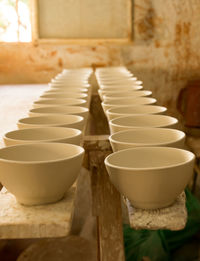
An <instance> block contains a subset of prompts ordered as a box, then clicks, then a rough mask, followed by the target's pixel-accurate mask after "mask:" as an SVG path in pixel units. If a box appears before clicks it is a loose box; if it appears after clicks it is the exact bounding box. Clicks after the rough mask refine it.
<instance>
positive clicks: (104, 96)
mask: <svg viewBox="0 0 200 261" xmlns="http://www.w3.org/2000/svg"><path fill="white" fill-rule="evenodd" d="M124 92H126V93H130V94H135V93H143V94H144V95H147V96H148V95H152V91H149V90H138V91H137V90H136V91H128V90H127V91H124ZM124 92H119V94H120V93H124ZM115 93H116V92H114V93H112V94H115ZM112 94H103V98H104V99H105V98H109V99H110V98H113V99H114V98H115V99H117V98H118V97H119V96H112ZM110 95H111V96H110ZM130 96H132V95H130ZM130 96H127V95H126V96H124V95H122V96H121V97H122V98H124V97H125V98H128V97H130ZM133 96H134V95H133ZM135 97H146V96H143V95H141V96H135Z"/></svg>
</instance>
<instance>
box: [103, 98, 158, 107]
mask: <svg viewBox="0 0 200 261" xmlns="http://www.w3.org/2000/svg"><path fill="white" fill-rule="evenodd" d="M132 99H133V101H134V100H141V99H143V100H144V99H145V100H146V101H147V99H148V100H149V101H152V102H154V104H155V103H156V102H157V100H156V99H155V98H152V97H130V98H125V99H123V98H121V99H116V100H114V101H117V100H124V101H127V100H132ZM109 102H111V101H107V102H106V101H103V102H102V103H103V105H108V106H110V105H113V106H119V107H121V106H124V104H122V105H121V106H120V103H119V104H112V103H109ZM136 105H145V104H136ZM146 105H148V104H146Z"/></svg>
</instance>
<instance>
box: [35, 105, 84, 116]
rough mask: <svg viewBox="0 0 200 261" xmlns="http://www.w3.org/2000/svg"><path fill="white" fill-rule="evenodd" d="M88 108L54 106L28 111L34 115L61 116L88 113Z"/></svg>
mask: <svg viewBox="0 0 200 261" xmlns="http://www.w3.org/2000/svg"><path fill="white" fill-rule="evenodd" d="M88 111H89V110H88V108H85V107H80V106H55V107H50V106H49V107H41V108H36V109H32V110H30V112H34V113H61V114H62V113H63V114H71V113H77V114H78V113H84V112H88Z"/></svg>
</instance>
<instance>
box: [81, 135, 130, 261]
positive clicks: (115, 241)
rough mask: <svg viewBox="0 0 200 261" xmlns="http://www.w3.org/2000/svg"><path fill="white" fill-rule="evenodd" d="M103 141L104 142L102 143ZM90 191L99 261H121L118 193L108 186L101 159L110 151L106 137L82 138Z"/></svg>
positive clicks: (121, 241)
mask: <svg viewBox="0 0 200 261" xmlns="http://www.w3.org/2000/svg"><path fill="white" fill-rule="evenodd" d="M105 138H106V139H105ZM84 148H85V149H86V154H88V155H89V156H88V158H89V169H90V171H91V188H92V213H93V215H94V216H96V217H97V233H98V238H99V240H98V249H99V253H98V254H99V259H98V260H101V261H112V260H113V261H123V260H125V257H124V243H123V228H122V209H121V196H120V193H119V192H118V191H117V190H116V189H115V187H114V186H113V185H112V184H111V182H110V179H109V176H108V173H107V171H106V169H105V164H104V159H105V157H106V156H107V155H108V154H110V153H111V152H112V151H111V147H110V143H109V141H108V140H107V136H100V137H96V140H95V137H91V138H89V137H85V142H84Z"/></svg>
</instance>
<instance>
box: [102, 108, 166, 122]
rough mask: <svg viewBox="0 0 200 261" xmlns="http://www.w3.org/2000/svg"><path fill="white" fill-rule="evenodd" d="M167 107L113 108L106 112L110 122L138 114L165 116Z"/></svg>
mask: <svg viewBox="0 0 200 261" xmlns="http://www.w3.org/2000/svg"><path fill="white" fill-rule="evenodd" d="M166 111H167V108H166V107H163V106H157V105H128V106H121V107H115V108H111V109H109V110H107V111H106V116H107V118H108V120H109V121H110V120H113V119H115V118H119V117H122V116H131V115H137V114H164V113H165V112H166Z"/></svg>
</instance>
